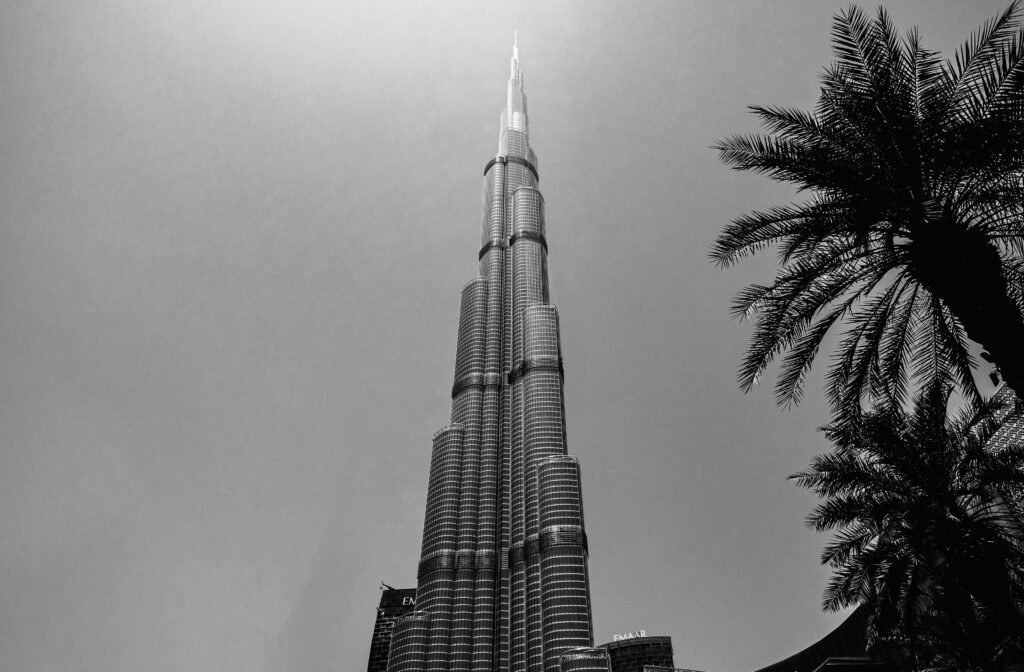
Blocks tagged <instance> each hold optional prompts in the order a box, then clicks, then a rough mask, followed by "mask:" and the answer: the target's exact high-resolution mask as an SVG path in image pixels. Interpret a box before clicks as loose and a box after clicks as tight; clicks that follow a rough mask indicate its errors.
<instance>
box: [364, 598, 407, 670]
mask: <svg viewBox="0 0 1024 672" xmlns="http://www.w3.org/2000/svg"><path fill="white" fill-rule="evenodd" d="M382 583H383V582H382ZM381 587H382V588H383V590H382V591H381V594H380V604H379V605H377V620H376V621H375V622H374V624H373V639H371V640H370V660H369V663H368V664H367V667H366V670H367V672H384V671H385V670H387V667H388V652H389V651H390V649H391V631H392V630H393V629H394V627H395V621H396V620H398V619H399V617H401V616H403V615H404V614H405V613H406V612H409V611H412V609H413V606H414V605H415V604H416V589H415V588H392V587H391V586H388V585H382V586H381Z"/></svg>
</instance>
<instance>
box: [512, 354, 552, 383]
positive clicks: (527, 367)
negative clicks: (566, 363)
mask: <svg viewBox="0 0 1024 672" xmlns="http://www.w3.org/2000/svg"><path fill="white" fill-rule="evenodd" d="M530 371H557V372H558V374H559V375H560V376H562V377H565V368H564V367H563V366H562V358H561V357H559V358H558V362H557V363H556V362H537V361H534V360H532V359H527V360H524V361H523V363H522V364H520V365H519V366H517V367H516V368H514V369H512V370H511V371H509V372H508V384H509V385H511V384H512V383H514V382H516V381H517V380H519V379H520V378H522V377H523V376H525V375H526V374H528V373H529V372H530Z"/></svg>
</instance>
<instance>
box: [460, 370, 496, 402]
mask: <svg viewBox="0 0 1024 672" xmlns="http://www.w3.org/2000/svg"><path fill="white" fill-rule="evenodd" d="M500 386H501V374H498V373H467V374H466V375H464V376H462V377H461V378H459V379H458V380H456V381H455V384H454V385H452V397H455V396H457V395H458V394H459V392H462V391H463V390H465V389H466V388H469V387H500Z"/></svg>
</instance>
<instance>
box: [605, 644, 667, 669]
mask: <svg viewBox="0 0 1024 672" xmlns="http://www.w3.org/2000/svg"><path fill="white" fill-rule="evenodd" d="M600 648H602V649H604V650H605V651H607V652H608V658H609V660H610V661H611V666H612V672H644V668H645V667H662V668H669V669H675V662H674V661H673V660H672V638H671V637H657V636H656V637H631V638H629V639H620V640H619V641H617V642H609V643H607V644H602V645H601V647H600Z"/></svg>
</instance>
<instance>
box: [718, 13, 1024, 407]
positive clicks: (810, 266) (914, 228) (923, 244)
mask: <svg viewBox="0 0 1024 672" xmlns="http://www.w3.org/2000/svg"><path fill="white" fill-rule="evenodd" d="M832 37H833V45H834V50H835V62H834V63H833V64H832V65H831V66H829V67H828V68H826V70H825V72H824V74H823V76H822V89H821V96H820V99H819V101H818V104H817V106H816V108H815V109H814V112H813V113H809V112H804V111H800V110H795V109H788V108H780V107H753V108H751V109H752V110H753V111H754V112H755V113H756V114H757V116H758V117H760V120H761V123H762V125H763V127H764V128H765V129H766V131H767V135H749V136H734V137H731V138H728V139H726V140H723V141H721V142H720V143H719V144H717V145H716V147H715V148H716V149H718V150H719V152H720V156H721V159H722V160H723V162H724V163H726V164H727V165H729V166H730V167H732V168H734V169H737V170H749V171H754V172H756V173H762V174H765V175H768V176H769V177H771V178H773V179H775V180H778V181H781V182H787V183H790V184H793V185H794V186H796V187H797V188H798V190H800V191H807V192H810V194H809V198H808V200H806V201H804V202H801V203H795V204H790V205H783V206H778V207H773V208H770V209H768V210H765V211H757V212H752V213H749V214H747V215H744V216H741V217H739V218H738V219H736V220H735V221H734V222H733V223H732V224H731V225H729V226H727V227H726V228H725V229H724V231H723V232H722V233H721V235H720V236H719V237H718V239H717V240H716V242H715V244H714V246H713V249H712V253H711V256H712V258H713V259H714V260H715V261H716V262H717V263H718V264H719V265H721V266H729V265H731V264H733V263H735V262H737V261H739V260H741V259H742V258H744V257H746V256H748V255H751V254H753V253H755V252H757V251H759V250H761V249H763V248H765V247H769V246H775V245H778V248H779V257H780V270H779V272H778V275H777V276H776V278H775V281H774V283H772V284H771V285H752V286H750V287H747V288H746V289H745V290H743V291H742V292H741V293H740V294H739V295H738V296H737V298H736V301H735V303H734V314H735V315H736V316H738V317H740V318H741V319H742V318H747V317H756V325H755V329H754V333H753V336H752V340H751V344H750V348H749V350H748V353H747V355H746V357H745V359H744V361H743V363H742V364H741V366H740V370H739V382H740V385H741V387H742V388H743V389H744V390H749V389H750V387H751V386H752V385H753V384H754V383H755V382H757V380H758V378H759V376H760V375H761V374H762V373H763V372H764V370H765V367H766V366H767V365H768V364H769V363H770V362H771V361H772V360H773V359H774V358H775V357H776V356H778V355H780V354H781V353H784V352H785V353H786V354H785V356H784V358H783V360H782V363H781V368H780V373H779V377H778V380H777V384H776V394H777V397H778V399H779V402H780V403H782V404H787V405H788V404H790V403H796V402H798V401H799V400H800V398H801V396H802V390H803V384H804V380H805V377H806V375H807V372H808V370H809V369H810V366H811V363H812V361H813V359H814V356H815V354H816V353H817V351H818V349H819V347H820V345H821V343H822V340H823V339H824V337H825V335H826V333H828V332H829V330H830V329H831V328H832V326H833V325H835V324H836V323H837V322H838V323H840V324H843V323H845V325H846V326H847V327H848V330H847V331H846V332H845V333H844V335H843V337H842V338H841V339H840V341H839V343H838V345H837V349H836V352H835V357H834V360H833V364H832V366H831V368H830V370H829V374H828V392H829V396H830V399H831V401H832V402H833V405H834V407H835V408H836V410H837V413H840V414H845V415H846V416H847V417H849V416H850V415H855V414H856V413H859V412H860V411H861V408H862V406H864V405H871V404H873V403H874V402H876V401H884V402H886V403H896V404H898V403H903V402H905V401H906V399H907V397H908V396H909V393H910V392H911V391H912V390H914V389H919V388H920V387H921V386H922V385H925V384H927V381H928V380H930V379H934V378H935V377H937V376H941V377H945V378H947V379H948V380H950V381H952V382H953V383H955V384H956V385H957V386H958V388H959V392H960V394H961V395H963V396H964V397H966V398H967V400H968V401H971V402H974V403H975V404H979V403H980V401H981V399H980V395H979V394H978V391H977V389H976V387H975V384H974V381H973V377H972V368H973V367H974V365H975V361H974V359H973V356H972V352H971V346H970V344H969V342H968V339H970V340H973V341H975V342H976V343H979V344H981V345H982V346H983V347H984V348H985V350H987V351H988V352H989V353H990V354H991V357H992V359H993V360H994V362H995V363H996V365H997V366H998V367H999V369H1000V370H1001V372H1002V374H1003V377H1004V379H1005V380H1006V382H1007V384H1008V385H1009V386H1010V387H1011V388H1013V389H1014V390H1015V391H1016V392H1017V393H1018V395H1020V396H1022V397H1024V348H1022V347H1021V345H1022V344H1024V317H1022V312H1021V306H1022V305H1024V302H1022V278H1024V272H1022V271H1024V265H1022V263H1021V259H1022V253H1024V218H1022V212H1024V210H1022V204H1024V181H1022V176H1024V36H1022V32H1021V22H1020V4H1019V2H1018V1H1015V2H1013V4H1011V5H1010V7H1009V8H1008V9H1007V10H1006V11H1005V12H1004V13H1003V14H1002V15H1001V16H998V17H996V18H994V19H992V20H991V21H989V22H988V23H987V24H986V25H984V26H983V27H982V28H981V29H979V30H978V32H977V33H975V34H974V35H973V36H972V37H971V39H969V40H968V41H967V42H966V43H965V44H964V45H963V46H962V47H961V48H960V50H959V51H958V52H957V54H956V58H955V59H954V60H952V61H947V62H943V61H942V60H941V59H940V58H939V56H938V54H937V53H935V52H933V51H929V50H927V49H925V48H924V47H923V46H922V44H921V40H920V38H919V37H918V34H917V32H916V30H914V31H911V32H910V33H908V34H907V35H906V37H905V38H902V39H901V38H900V37H899V36H898V35H897V34H896V32H895V30H894V28H893V25H892V23H891V21H890V19H889V17H888V15H887V14H886V13H885V11H884V10H883V9H879V11H878V16H877V18H875V19H874V20H869V19H867V18H866V17H865V15H864V13H863V12H862V11H861V10H860V9H858V8H856V7H852V8H850V9H849V10H848V11H846V12H843V13H841V14H839V15H838V16H837V17H836V19H835V23H834V26H833V30H832Z"/></svg>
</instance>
